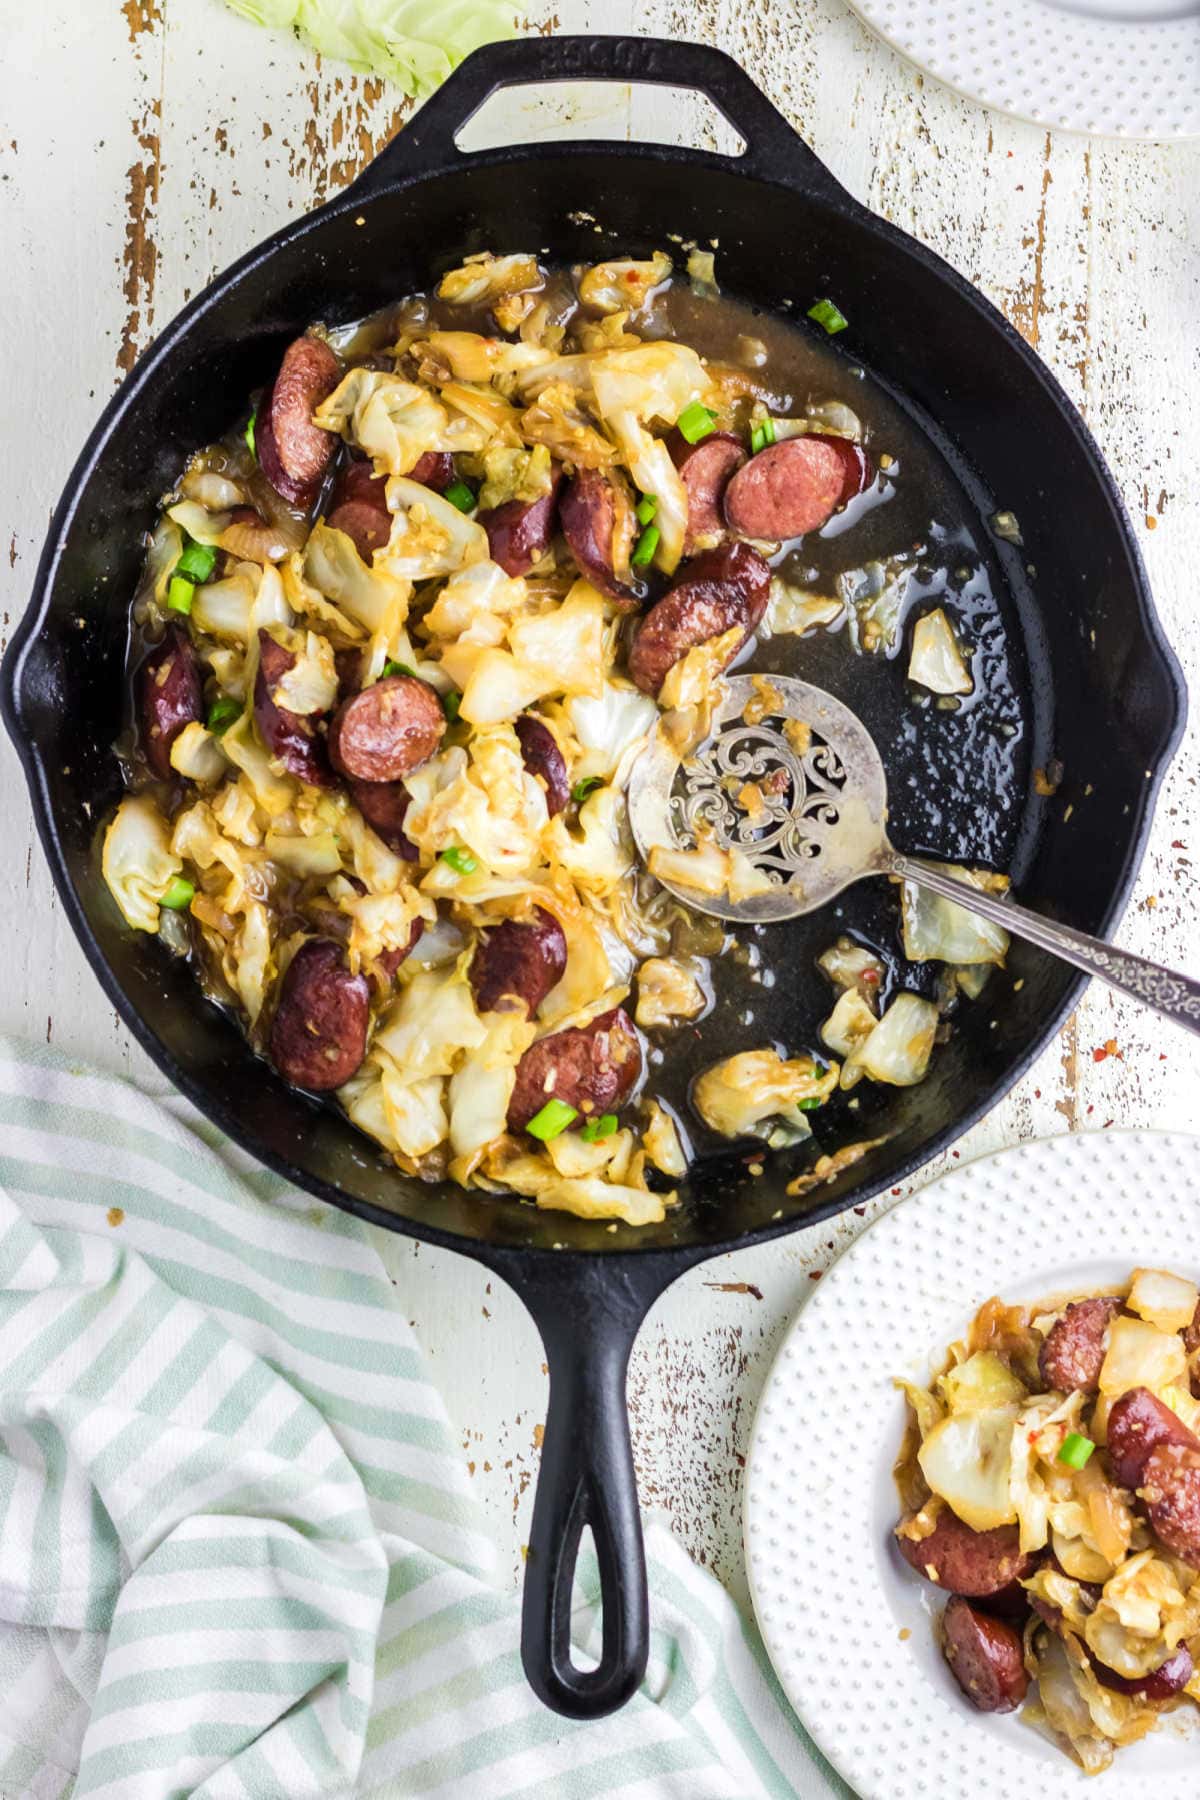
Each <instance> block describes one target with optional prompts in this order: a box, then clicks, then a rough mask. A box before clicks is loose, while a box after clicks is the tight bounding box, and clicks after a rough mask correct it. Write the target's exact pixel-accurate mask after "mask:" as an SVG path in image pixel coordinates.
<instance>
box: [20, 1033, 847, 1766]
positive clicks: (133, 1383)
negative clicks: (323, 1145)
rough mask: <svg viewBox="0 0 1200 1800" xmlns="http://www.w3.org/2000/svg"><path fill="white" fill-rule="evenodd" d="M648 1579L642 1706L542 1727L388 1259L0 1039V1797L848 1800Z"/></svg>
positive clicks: (699, 1593) (771, 1708)
mask: <svg viewBox="0 0 1200 1800" xmlns="http://www.w3.org/2000/svg"><path fill="white" fill-rule="evenodd" d="M648 1548H649V1552H650V1585H651V1596H652V1611H653V1621H654V1641H653V1650H652V1656H651V1666H650V1672H649V1675H648V1677H647V1680H646V1682H645V1684H644V1686H643V1688H642V1690H641V1692H640V1693H639V1694H638V1695H637V1696H636V1697H635V1699H634V1700H633V1701H632V1702H631V1703H630V1705H629V1706H628V1707H626V1708H625V1710H624V1711H623V1712H622V1713H620V1714H618V1715H616V1716H615V1717H614V1718H611V1719H607V1720H603V1721H601V1722H599V1723H597V1724H594V1725H581V1724H572V1723H568V1722H566V1721H564V1720H562V1719H559V1718H557V1717H556V1716H555V1715H553V1714H552V1713H550V1712H547V1711H546V1710H545V1709H544V1708H543V1707H542V1706H541V1705H540V1704H539V1703H538V1701H537V1700H536V1699H535V1698H534V1697H533V1695H532V1694H531V1693H530V1691H529V1689H528V1688H527V1687H526V1685H525V1682H524V1679H523V1676H522V1673H521V1665H520V1658H519V1655H518V1649H517V1643H518V1603H517V1600H516V1597H515V1596H514V1595H513V1594H512V1593H511V1592H509V1591H506V1590H504V1589H503V1588H502V1587H501V1586H500V1585H498V1584H497V1583H496V1582H495V1581H494V1580H493V1578H492V1565H493V1552H492V1549H491V1545H490V1542H489V1540H488V1538H487V1536H486V1533H485V1531H484V1528H483V1524H482V1522H481V1519H480V1516H479V1513H478V1511H477V1508H476V1506H475V1504H474V1503H473V1501H472V1498H471V1495H470V1492H469V1485H468V1477H467V1473H466V1470H465V1467H464V1465H463V1463H462V1461H461V1459H460V1457H459V1456H458V1455H457V1453H456V1451H455V1448H454V1445H453V1443H452V1440H451V1435H450V1431H449V1427H448V1422H447V1419H446V1415H445V1413H444V1411H443V1408H442V1405H441V1402H440V1400H439V1397H438V1395H437V1393H436V1391H435V1390H434V1388H433V1387H432V1385H431V1383H430V1381H429V1379H428V1377H427V1375H426V1372H425V1368H424V1366H423V1363H422V1358H421V1354H420V1351H419V1349H418V1347H417V1343H416V1341H415V1339H414V1337H413V1335H412V1332H411V1331H410V1329H409V1327H408V1325H407V1323H406V1321H405V1319H404V1317H403V1316H402V1314H401V1312H400V1309H399V1306H398V1303H397V1300H396V1297H395V1294H394V1291H393V1288H392V1284H391V1282H390V1281H389V1280H388V1278H387V1275H386V1273H385V1271H384V1267H383V1264H382V1262H381V1260H380V1256H379V1253H378V1249H377V1238H376V1235H375V1233H374V1232H373V1231H372V1229H371V1228H370V1227H366V1226H363V1225H360V1224H359V1223H357V1222H356V1221H355V1220H352V1219H350V1218H348V1217H346V1216H345V1215H343V1214H341V1213H339V1212H337V1211H336V1210H334V1209H333V1208H329V1207H323V1206H320V1205H318V1204H317V1203H315V1202H314V1201H312V1200H311V1199H308V1198H306V1197H304V1196H302V1195H299V1194H297V1193H296V1192H295V1191H294V1190H292V1189H289V1188H288V1187H287V1185H286V1184H285V1183H284V1182H282V1181H281V1180H279V1179H278V1178H277V1177H276V1176H273V1175H270V1174H268V1173H267V1172H266V1171H264V1170H262V1169H260V1168H257V1167H256V1166H255V1165H254V1164H252V1163H251V1162H250V1161H249V1160H248V1159H247V1158H245V1157H243V1156H242V1155H241V1154H240V1153H239V1152H237V1151H235V1150H234V1149H233V1148H232V1147H231V1146H230V1145H229V1144H227V1143H225V1142H224V1141H223V1140H220V1139H219V1138H218V1137H217V1136H216V1134H215V1133H214V1132H213V1131H212V1130H211V1128H209V1127H208V1126H206V1125H205V1124H204V1122H203V1121H201V1120H200V1119H199V1118H198V1116H197V1115H196V1114H195V1113H194V1112H193V1111H192V1110H191V1109H190V1108H189V1107H187V1106H186V1104H185V1103H184V1102H183V1101H181V1100H180V1099H179V1098H178V1097H171V1098H168V1099H163V1100H162V1101H159V1100H154V1099H150V1098H148V1097H147V1096H146V1095H144V1094H141V1093H139V1092H137V1091H136V1090H134V1089H133V1088H131V1087H129V1086H127V1085H126V1084H124V1083H121V1082H119V1081H115V1080H112V1079H109V1078H107V1077H103V1076H100V1075H97V1074H95V1073H92V1072H90V1071H88V1070H85V1069H81V1068H77V1067H72V1066H69V1065H68V1064H67V1063H65V1062H63V1061H62V1060H60V1059H59V1058H57V1057H54V1056H52V1055H50V1054H49V1053H47V1052H34V1051H32V1050H30V1049H28V1048H26V1047H24V1046H19V1045H16V1044H12V1043H6V1042H4V1041H3V1040H0V1796H3V1797H4V1800H17V1797H18V1796H26V1795H28V1796H32V1797H34V1800H58V1797H59V1796H65V1795H75V1796H85V1795H86V1796H89V1797H90V1796H100V1795H103V1796H105V1800H167V1796H171V1800H177V1797H182V1796H185V1795H192V1794H199V1795H204V1796H206V1797H211V1800H235V1797H236V1800H246V1797H247V1796H252V1797H254V1800H306V1797H308V1796H313V1797H317V1796H320V1797H321V1800H334V1797H337V1800H341V1797H343V1796H354V1795H391V1796H397V1797H398V1796H405V1797H408V1796H411V1797H413V1800H434V1797H435V1796H436V1800H503V1797H504V1796H518V1795H519V1796H523V1797H524V1800H535V1797H536V1800H587V1797H589V1796H600V1795H605V1796H614V1797H615V1796H623V1797H625V1800H634V1797H635V1796H636V1797H637V1800H668V1797H670V1800H760V1797H762V1800H765V1797H767V1796H771V1797H777V1796H778V1797H788V1796H793V1795H800V1796H803V1797H804V1800H810V1797H813V1796H825V1795H828V1794H835V1793H836V1794H846V1793H847V1791H848V1790H846V1789H845V1788H844V1787H843V1786H842V1784H841V1783H840V1782H838V1780H837V1778H836V1776H834V1775H833V1774H832V1773H831V1772H830V1771H829V1770H828V1769H827V1768H826V1766H825V1765H824V1764H823V1763H822V1762H821V1760H820V1758H819V1756H818V1754H817V1752H816V1751H815V1750H814V1749H813V1748H812V1746H811V1745H810V1744H808V1742H807V1740H806V1739H804V1738H803V1735H802V1733H801V1732H800V1730H799V1727H798V1726H797V1724H796V1722H795V1720H794V1718H793V1716H792V1715H791V1713H790V1712H789V1710H788V1708H787V1705H786V1703H785V1701H784V1700H783V1698H782V1696H781V1695H780V1693H779V1691H778V1688H777V1687H776V1685H775V1683H774V1680H773V1677H772V1675H771V1673H770V1670H769V1667H768V1665H767V1663H766V1659H765V1657H764V1655H763V1652H762V1648H761V1645H760V1644H759V1641H758V1639H757V1637H756V1636H755V1634H754V1632H753V1629H752V1628H751V1627H750V1626H749V1625H747V1624H746V1623H744V1622H743V1621H742V1620H741V1618H740V1617H739V1616H738V1614H737V1612H736V1610H735V1608H734V1606H733V1604H732V1603H731V1601H730V1600H729V1599H728V1597H727V1596H726V1595H725V1594H724V1593H723V1591H722V1590H721V1588H720V1587H719V1586H718V1585H717V1584H716V1582H715V1581H714V1580H713V1579H712V1578H711V1577H709V1576H707V1575H703V1574H701V1572H700V1571H699V1570H698V1569H696V1568H695V1567H694V1566H693V1565H692V1564H691V1563H690V1562H689V1560H688V1559H687V1557H686V1556H685V1555H684V1554H683V1552H682V1551H681V1550H680V1548H679V1547H678V1545H677V1544H676V1543H675V1541H674V1540H673V1538H672V1537H671V1535H670V1533H669V1532H668V1531H666V1530H665V1529H663V1528H661V1527H657V1528H652V1529H651V1532H650V1535H649V1540H648ZM596 1592H597V1589H596V1578H595V1567H594V1564H592V1563H588V1564H585V1565H584V1566H583V1567H582V1569H581V1577H580V1588H579V1592H578V1595H577V1599H578V1602H579V1604H578V1609H577V1614H576V1626H577V1629H576V1638H577V1642H578V1643H579V1644H580V1646H581V1647H582V1648H583V1649H584V1650H585V1651H587V1650H589V1649H590V1650H591V1651H592V1652H593V1653H595V1652H596V1651H597V1650H598V1632H597V1629H596V1627H597V1604H596Z"/></svg>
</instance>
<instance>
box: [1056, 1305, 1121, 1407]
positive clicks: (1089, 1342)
mask: <svg viewBox="0 0 1200 1800" xmlns="http://www.w3.org/2000/svg"><path fill="white" fill-rule="evenodd" d="M1120 1310H1121V1301H1120V1300H1118V1299H1117V1298H1116V1297H1115V1295H1111V1294H1104V1295H1100V1296H1097V1298H1095V1299H1093V1300H1078V1301H1076V1302H1075V1304H1074V1305H1072V1306H1068V1308H1067V1310H1066V1311H1065V1312H1064V1313H1063V1315H1062V1318H1061V1319H1056V1320H1055V1322H1054V1324H1053V1325H1052V1326H1051V1327H1050V1331H1049V1333H1048V1335H1047V1337H1046V1341H1045V1343H1044V1344H1043V1345H1042V1348H1041V1350H1040V1352H1039V1354H1038V1368H1039V1369H1040V1371H1041V1376H1042V1380H1043V1381H1044V1382H1045V1383H1046V1386H1047V1387H1052V1388H1057V1389H1058V1390H1059V1392H1060V1393H1063V1394H1071V1393H1074V1392H1075V1390H1076V1389H1077V1388H1078V1389H1081V1390H1082V1391H1083V1392H1084V1393H1085V1394H1094V1393H1095V1392H1096V1390H1097V1389H1098V1388H1099V1386H1100V1369H1101V1365H1102V1364H1103V1362H1104V1353H1105V1351H1106V1349H1107V1348H1108V1328H1109V1326H1110V1325H1111V1324H1112V1322H1113V1320H1114V1319H1115V1318H1116V1316H1117V1314H1118V1313H1119V1312H1120Z"/></svg>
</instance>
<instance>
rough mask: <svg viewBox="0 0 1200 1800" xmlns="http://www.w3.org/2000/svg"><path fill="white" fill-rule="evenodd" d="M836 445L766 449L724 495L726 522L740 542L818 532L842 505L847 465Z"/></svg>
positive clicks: (823, 441) (791, 441) (802, 441)
mask: <svg viewBox="0 0 1200 1800" xmlns="http://www.w3.org/2000/svg"><path fill="white" fill-rule="evenodd" d="M832 443H833V440H831V439H829V438H822V437H795V438H785V439H784V440H783V442H782V443H780V444H768V446H767V448H766V449H765V450H760V451H759V453H758V455H757V456H752V457H751V458H750V461H749V462H748V463H747V464H746V466H745V468H743V469H739V470H738V472H737V474H736V475H735V476H734V477H733V480H732V481H731V482H730V483H729V486H728V487H727V488H726V489H725V521H726V523H727V525H728V526H729V529H730V530H731V531H736V532H737V533H738V535H739V536H741V537H748V538H768V539H770V540H771V541H772V542H774V541H776V540H778V541H782V540H784V539H786V538H798V537H804V535H805V534H806V533H807V532H810V531H819V530H820V528H821V526H822V525H824V524H825V522H826V520H827V519H829V518H830V516H831V515H832V514H833V513H834V512H835V511H836V510H837V508H838V506H839V505H840V504H841V499H842V492H843V489H844V488H845V485H846V465H845V462H844V460H843V457H842V453H841V452H840V451H839V450H835V449H834V448H833V447H832Z"/></svg>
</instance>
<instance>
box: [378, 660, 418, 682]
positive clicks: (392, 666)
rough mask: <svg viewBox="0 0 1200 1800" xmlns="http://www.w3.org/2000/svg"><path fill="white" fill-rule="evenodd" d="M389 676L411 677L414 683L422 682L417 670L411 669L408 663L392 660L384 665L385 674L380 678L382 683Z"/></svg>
mask: <svg viewBox="0 0 1200 1800" xmlns="http://www.w3.org/2000/svg"><path fill="white" fill-rule="evenodd" d="M388 675H411V676H412V678H413V680H414V681H420V679H421V677H420V676H419V675H418V674H417V671H416V670H415V669H410V668H409V666H408V664H407V663H398V662H391V661H390V660H389V661H388V662H385V663H384V665H383V672H382V674H381V675H380V677H379V679H380V681H383V680H384V678H385V677H386V676H388Z"/></svg>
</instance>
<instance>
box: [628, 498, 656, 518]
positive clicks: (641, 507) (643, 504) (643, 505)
mask: <svg viewBox="0 0 1200 1800" xmlns="http://www.w3.org/2000/svg"><path fill="white" fill-rule="evenodd" d="M634 511H635V512H636V513H637V522H638V524H639V525H648V524H649V523H650V521H651V519H652V518H653V517H654V515H655V513H656V512H657V511H658V495H657V494H643V495H642V497H641V499H640V500H639V501H638V503H637V505H636V507H635V508H634Z"/></svg>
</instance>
